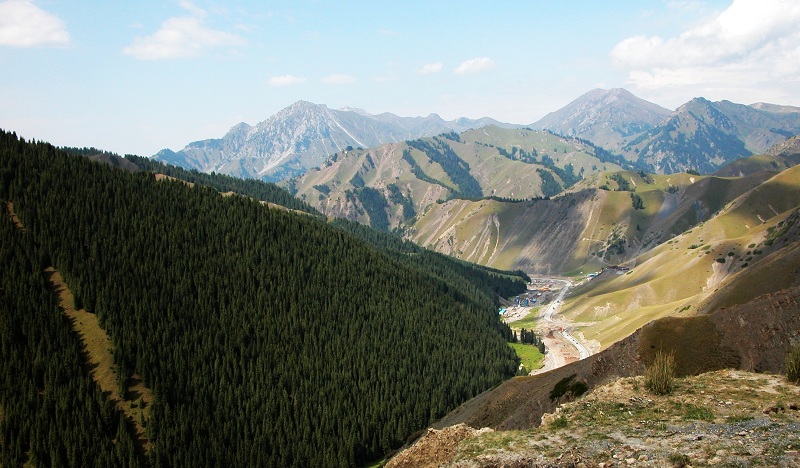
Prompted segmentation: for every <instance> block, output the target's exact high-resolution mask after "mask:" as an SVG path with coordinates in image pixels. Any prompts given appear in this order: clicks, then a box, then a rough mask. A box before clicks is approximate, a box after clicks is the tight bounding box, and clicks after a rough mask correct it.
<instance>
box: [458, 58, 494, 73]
mask: <svg viewBox="0 0 800 468" xmlns="http://www.w3.org/2000/svg"><path fill="white" fill-rule="evenodd" d="M492 68H494V60H492V59H491V58H489V57H475V58H473V59H469V60H466V61H464V62H461V65H459V66H458V67H456V69H455V70H453V71H454V72H455V73H456V74H457V75H466V74H469V73H480V72H482V71H486V70H491V69H492Z"/></svg>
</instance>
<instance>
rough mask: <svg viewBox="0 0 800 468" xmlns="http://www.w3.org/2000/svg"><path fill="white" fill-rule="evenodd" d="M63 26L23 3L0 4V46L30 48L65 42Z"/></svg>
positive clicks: (14, 1) (11, 0) (66, 38)
mask: <svg viewBox="0 0 800 468" xmlns="http://www.w3.org/2000/svg"><path fill="white" fill-rule="evenodd" d="M69 39H70V38H69V32H67V28H66V25H65V24H64V22H63V21H62V20H61V19H60V18H59V17H57V16H55V15H53V14H52V13H48V12H46V11H44V10H42V9H41V8H39V7H37V6H36V5H34V4H33V3H31V2H29V1H24V0H8V1H6V2H0V45H6V46H14V47H33V46H40V45H63V44H68V43H69Z"/></svg>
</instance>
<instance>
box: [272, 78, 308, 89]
mask: <svg viewBox="0 0 800 468" xmlns="http://www.w3.org/2000/svg"><path fill="white" fill-rule="evenodd" d="M306 81H308V80H307V79H305V78H304V77H302V76H294V75H281V76H273V77H272V78H270V79H269V85H270V86H276V87H277V86H290V85H294V84H300V83H305V82H306Z"/></svg>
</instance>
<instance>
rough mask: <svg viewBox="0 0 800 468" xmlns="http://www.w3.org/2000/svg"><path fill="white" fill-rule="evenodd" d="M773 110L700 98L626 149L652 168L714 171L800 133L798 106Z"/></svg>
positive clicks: (659, 171) (663, 171)
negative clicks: (796, 107) (794, 108)
mask: <svg viewBox="0 0 800 468" xmlns="http://www.w3.org/2000/svg"><path fill="white" fill-rule="evenodd" d="M775 109H776V107H775V106H764V105H761V106H758V108H756V107H751V106H745V105H741V104H734V103H732V102H729V101H719V102H711V101H708V100H706V99H703V98H696V99H693V100H691V101H690V102H688V103H686V104H684V105H683V106H681V107H679V108H678V110H676V111H675V113H674V114H672V115H671V116H670V117H669V118H668V119H667V120H665V121H664V122H663V123H662V124H661V125H659V126H657V127H656V128H654V129H651V130H649V131H648V132H646V133H645V134H643V135H641V136H640V137H639V138H637V139H635V140H633V141H631V142H629V143H628V144H626V145H625V146H624V147H623V148H622V153H623V154H624V155H625V156H626V157H627V158H628V159H635V160H636V161H638V162H640V163H641V164H644V165H646V167H648V168H650V170H651V171H653V172H658V173H671V172H679V171H685V170H689V169H694V170H697V171H699V172H701V173H711V172H714V171H716V170H717V169H719V168H720V167H721V166H723V165H725V164H727V163H729V162H731V161H734V160H736V159H739V158H742V157H747V156H750V155H752V154H755V153H763V152H764V151H766V150H767V149H769V148H770V147H771V146H773V145H775V144H778V143H780V142H781V141H783V140H785V139H786V138H788V137H790V136H793V135H797V134H799V133H800V109H797V110H796V111H792V110H791V109H792V108H780V110H779V111H778V112H775V111H774V110H775Z"/></svg>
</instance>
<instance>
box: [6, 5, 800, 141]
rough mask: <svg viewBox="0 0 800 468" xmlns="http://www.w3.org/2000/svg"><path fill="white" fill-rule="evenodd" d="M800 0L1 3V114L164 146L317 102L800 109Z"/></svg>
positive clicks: (445, 111)
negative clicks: (643, 102)
mask: <svg viewBox="0 0 800 468" xmlns="http://www.w3.org/2000/svg"><path fill="white" fill-rule="evenodd" d="M797 24H800V2H797V1H796V0H737V1H735V2H732V1H730V0H726V1H721V0H720V1H691V0H684V1H678V0H673V1H642V0H639V1H613V2H599V1H594V0H592V1H588V0H586V1H569V2H565V1H562V0H558V1H549V0H542V1H534V0H528V1H513V0H508V1H502V2H478V1H435V0H433V1H432V0H428V1H402V2H401V1H381V0H373V1H347V2H333V1H324V0H315V1H307V0H296V1H286V2H275V1H260V2H259V1H226V2H222V1H217V0H174V1H149V0H139V1H135V2H100V1H91V0H72V1H60V0H35V1H34V0H31V1H23V0H0V127H2V128H4V129H7V130H13V131H16V132H17V133H18V134H20V135H22V136H25V137H27V138H36V139H42V140H47V141H50V142H51V143H53V144H56V145H64V146H95V147H98V148H102V149H106V150H110V151H114V152H118V153H120V154H125V153H133V154H140V155H145V156H150V155H152V154H154V153H156V152H157V151H158V150H160V149H162V148H171V149H173V150H178V149H181V148H183V146H184V145H186V144H187V143H189V142H191V141H195V140H200V139H205V138H218V137H221V136H222V135H224V134H225V132H226V131H227V130H228V129H229V128H230V127H232V126H233V125H235V124H236V123H238V122H247V123H249V124H256V123H258V122H260V121H262V120H265V119H267V118H268V117H269V116H271V115H272V114H274V113H276V112H278V111H279V110H281V109H282V108H284V107H286V106H288V105H290V104H292V103H293V102H295V101H297V100H300V99H303V100H307V101H311V102H315V103H319V104H326V105H328V106H329V107H332V108H341V107H345V106H349V107H358V108H362V109H365V110H366V111H368V112H370V113H374V114H377V113H382V112H392V113H395V114H398V115H401V116H417V115H428V114H430V113H438V114H439V115H441V116H442V117H444V118H446V119H454V118H457V117H462V116H463V117H471V118H479V117H483V116H489V117H493V118H495V119H498V120H501V121H506V122H512V123H520V124H528V123H532V122H534V121H536V120H538V119H539V118H541V117H543V116H544V115H545V114H546V113H548V112H551V111H554V110H557V109H559V108H560V107H562V106H564V105H566V104H568V103H569V102H570V101H572V100H573V99H575V98H577V97H578V96H580V95H581V94H583V93H585V92H587V91H589V90H591V89H593V88H597V87H601V88H616V87H623V88H626V89H628V90H630V91H631V92H633V93H634V94H636V95H637V96H639V97H642V98H644V99H647V100H650V101H652V102H655V103H657V104H660V105H662V106H664V107H667V108H669V109H675V108H676V107H677V106H679V105H681V104H683V103H685V102H686V101H688V100H690V99H691V98H693V97H697V96H703V97H706V98H708V99H711V100H721V99H728V100H731V101H734V102H739V103H743V104H750V103H753V102H771V103H776V104H788V105H794V106H800V28H797V27H796V25H797Z"/></svg>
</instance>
